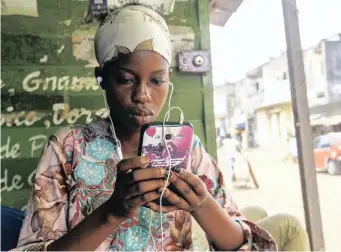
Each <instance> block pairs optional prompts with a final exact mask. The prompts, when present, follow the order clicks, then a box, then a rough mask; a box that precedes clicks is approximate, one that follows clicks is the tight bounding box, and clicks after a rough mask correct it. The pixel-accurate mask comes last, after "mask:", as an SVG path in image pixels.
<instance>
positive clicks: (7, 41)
mask: <svg viewBox="0 0 341 252" xmlns="http://www.w3.org/2000/svg"><path fill="white" fill-rule="evenodd" d="M6 2H7V3H8V2H10V0H7V1H1V3H2V6H3V15H2V16H1V22H2V31H1V35H2V41H1V42H2V54H1V62H2V68H1V129H2V132H1V133H2V134H1V200H2V204H3V205H8V206H12V207H16V208H19V209H25V206H26V203H27V199H28V197H29V194H30V191H31V185H32V182H33V181H32V179H33V178H34V170H35V168H36V166H37V163H38V158H39V156H40V154H41V150H42V148H43V146H44V143H45V141H46V139H47V138H48V136H49V135H50V134H52V133H53V132H55V131H56V130H57V129H58V128H60V127H61V126H65V125H68V124H75V123H85V122H86V121H90V120H91V118H92V117H93V116H94V115H95V114H98V115H101V114H103V112H104V109H103V107H104V103H103V99H102V96H101V93H100V91H99V90H98V87H97V84H96V82H95V79H94V78H93V67H94V66H95V64H96V63H95V62H94V57H93V51H92V39H93V36H94V33H95V30H96V27H97V25H98V23H97V22H91V23H86V22H85V21H84V20H85V16H86V13H87V10H88V4H89V2H88V1H80V0H58V1H55V0H32V1H31V0H28V1H26V0H23V3H24V4H23V8H22V10H21V12H20V13H17V12H14V13H12V12H11V10H9V9H8V10H7V12H6V6H4V5H6ZM28 2H35V3H36V6H37V10H36V11H34V10H31V9H32V8H31V9H30V8H29V7H31V6H29V3H28ZM27 6H28V7H27ZM26 7H27V8H26ZM4 10H5V11H4ZM9 14H15V15H9ZM165 18H166V20H167V23H168V24H169V26H170V31H171V34H172V40H173V47H174V48H173V53H174V55H176V53H177V52H179V51H181V50H197V49H202V50H208V49H209V44H210V43H209V11H208V0H188V1H184V0H178V1H175V6H174V11H173V12H172V13H170V14H168V15H166V16H165ZM175 63H176V61H175V60H174V63H173V67H174V71H173V76H172V82H173V83H174V86H175V91H174V96H173V99H172V105H176V106H179V107H181V108H182V109H183V111H184V113H185V119H186V120H189V121H190V122H192V124H193V125H194V127H195V133H196V134H197V135H198V136H199V137H200V138H201V140H202V142H203V143H204V145H205V146H206V148H207V150H208V151H209V153H210V154H211V155H213V156H216V144H215V127H214V115H213V100H212V99H213V98H212V97H213V96H212V90H213V88H212V81H211V74H210V73H207V74H205V75H202V74H183V73H179V72H178V71H177V69H176V64H175ZM176 116H177V115H176V112H175V113H174V115H173V118H174V119H175V118H176Z"/></svg>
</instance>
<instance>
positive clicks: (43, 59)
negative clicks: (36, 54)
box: [39, 54, 48, 63]
mask: <svg viewBox="0 0 341 252" xmlns="http://www.w3.org/2000/svg"><path fill="white" fill-rule="evenodd" d="M47 60H48V56H47V54H44V56H43V57H42V58H40V60H39V62H40V63H46V62H47Z"/></svg>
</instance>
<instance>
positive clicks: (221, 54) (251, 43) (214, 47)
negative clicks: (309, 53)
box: [210, 0, 341, 85]
mask: <svg viewBox="0 0 341 252" xmlns="http://www.w3.org/2000/svg"><path fill="white" fill-rule="evenodd" d="M296 2H297V6H298V11H299V22H300V33H301V42H302V47H303V48H308V47H310V46H313V45H315V44H317V43H318V42H319V41H320V40H321V39H323V38H327V37H329V36H331V35H333V34H337V33H341V15H340V11H341V0H296ZM210 30H211V54H212V67H213V84H214V85H221V84H224V82H225V81H231V82H233V81H236V80H240V79H241V78H243V77H244V76H245V73H246V72H247V71H248V70H251V69H254V68H256V67H257V66H259V65H261V64H263V63H265V62H266V61H268V60H269V58H270V57H275V56H278V55H280V54H281V52H285V50H286V43H285V33H284V24H283V13H282V4H281V0H244V1H243V3H242V4H241V5H240V7H239V8H238V10H237V11H236V12H235V13H234V14H233V15H232V16H231V18H230V19H229V20H228V22H227V23H226V25H225V26H224V27H219V26H214V25H211V27H210Z"/></svg>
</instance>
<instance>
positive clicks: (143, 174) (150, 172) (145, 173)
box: [129, 168, 168, 183]
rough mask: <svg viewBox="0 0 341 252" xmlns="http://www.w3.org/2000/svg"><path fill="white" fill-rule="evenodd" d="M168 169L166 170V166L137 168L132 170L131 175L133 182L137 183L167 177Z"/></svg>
mask: <svg viewBox="0 0 341 252" xmlns="http://www.w3.org/2000/svg"><path fill="white" fill-rule="evenodd" d="M167 171H168V170H166V169H165V168H145V169H136V170H134V171H132V172H131V173H130V174H129V175H130V176H131V177H130V180H131V183H135V182H137V181H142V180H149V179H158V178H165V177H166V175H167Z"/></svg>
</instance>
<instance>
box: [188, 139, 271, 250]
mask: <svg viewBox="0 0 341 252" xmlns="http://www.w3.org/2000/svg"><path fill="white" fill-rule="evenodd" d="M191 166H192V167H191V168H192V172H193V173H194V174H196V175H197V176H199V177H200V178H201V179H202V180H203V181H204V183H205V184H206V187H207V189H208V191H209V192H210V193H211V194H212V195H213V197H214V198H215V199H216V200H217V202H218V203H219V204H220V205H221V206H222V207H223V208H224V209H225V210H226V211H227V213H228V214H229V215H230V216H231V217H232V218H233V219H234V220H235V221H237V222H238V223H239V224H240V225H241V226H242V228H243V230H244V234H245V241H246V242H245V244H243V245H242V246H241V247H240V248H239V249H238V251H253V250H270V251H275V250H277V246H276V243H275V241H274V239H273V238H272V237H271V235H270V234H269V233H268V232H267V231H265V230H263V229H262V228H260V227H258V226H257V225H255V224H254V223H252V222H250V221H247V220H246V218H245V217H244V216H243V215H242V214H241V213H240V212H239V211H238V208H237V205H236V204H235V202H234V201H233V199H232V197H231V195H230V193H229V192H228V191H227V189H226V187H225V186H224V179H223V175H222V173H221V171H220V169H219V167H218V165H217V163H216V162H215V161H214V160H213V159H212V157H211V156H210V155H209V154H208V153H207V152H206V151H205V149H204V147H203V146H202V144H201V142H200V140H199V138H198V137H195V139H194V143H193V150H192V162H191ZM209 245H210V247H211V250H215V246H214V244H212V243H211V242H210V244H209Z"/></svg>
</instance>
